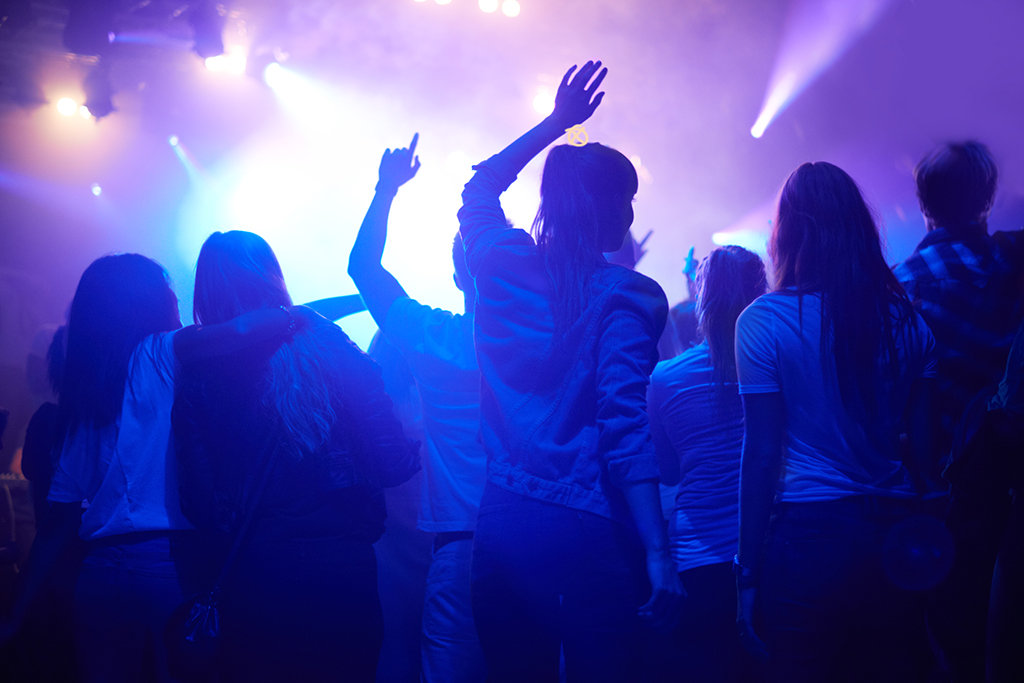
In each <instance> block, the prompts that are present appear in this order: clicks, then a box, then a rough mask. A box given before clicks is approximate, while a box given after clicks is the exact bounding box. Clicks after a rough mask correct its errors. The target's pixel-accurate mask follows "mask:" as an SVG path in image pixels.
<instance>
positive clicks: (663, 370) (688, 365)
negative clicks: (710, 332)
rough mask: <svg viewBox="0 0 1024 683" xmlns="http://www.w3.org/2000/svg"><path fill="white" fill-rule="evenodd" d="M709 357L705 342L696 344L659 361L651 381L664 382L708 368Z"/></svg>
mask: <svg viewBox="0 0 1024 683" xmlns="http://www.w3.org/2000/svg"><path fill="white" fill-rule="evenodd" d="M710 359H711V356H710V354H709V352H708V345H707V342H704V343H701V344H698V345H697V346H694V347H692V348H689V349H687V350H686V351H683V352H682V353H681V354H679V355H678V356H676V357H675V358H669V359H668V360H663V361H661V362H659V363H658V365H657V366H655V368H654V372H653V373H652V375H651V383H652V384H655V383H658V384H665V383H668V382H671V381H675V380H678V379H680V378H683V377H686V376H688V375H690V374H693V373H695V372H704V371H706V370H709V369H710V368H711V360H710Z"/></svg>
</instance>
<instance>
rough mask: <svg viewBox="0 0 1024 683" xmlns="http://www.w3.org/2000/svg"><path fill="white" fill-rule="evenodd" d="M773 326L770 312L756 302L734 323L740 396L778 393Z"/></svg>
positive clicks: (779, 383)
mask: <svg viewBox="0 0 1024 683" xmlns="http://www.w3.org/2000/svg"><path fill="white" fill-rule="evenodd" d="M773 325H774V318H773V315H772V312H771V310H770V309H769V308H768V307H767V306H764V305H762V304H759V303H758V302H757V301H755V302H754V303H752V304H751V305H750V306H748V307H747V308H746V310H744V311H743V312H742V313H741V314H740V317H739V318H738V319H737V320H736V376H737V378H738V379H739V385H740V387H739V388H740V393H741V394H770V393H772V392H775V391H782V382H781V381H780V376H779V366H778V363H777V362H776V361H777V357H776V353H775V339H774V338H775V335H774V330H773Z"/></svg>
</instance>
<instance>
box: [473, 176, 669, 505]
mask: <svg viewBox="0 0 1024 683" xmlns="http://www.w3.org/2000/svg"><path fill="white" fill-rule="evenodd" d="M487 163H490V162H487ZM488 171H489V169H486V168H485V169H484V170H482V171H481V172H478V174H477V176H476V177H474V179H473V180H472V181H470V184H469V185H467V187H466V192H464V194H463V198H464V202H465V203H464V206H463V210H462V211H460V214H459V216H460V221H461V224H462V231H463V237H464V239H465V240H466V245H467V260H468V262H469V264H470V270H471V273H472V274H473V276H474V279H475V283H476V290H477V306H476V330H475V334H476V347H477V355H478V358H479V363H480V370H481V374H482V376H483V390H482V395H481V418H482V419H481V432H482V435H483V440H484V446H485V448H486V449H487V452H488V456H489V467H488V479H489V481H491V482H492V483H494V484H496V485H498V486H501V487H503V488H506V489H509V490H512V491H514V492H516V493H520V494H523V495H527V496H530V497H534V498H538V499H541V500H545V501H547V502H552V503H557V504H560V505H566V506H568V507H572V508H576V509H581V510H586V511H589V512H594V513H596V514H600V515H602V516H604V517H609V518H612V519H616V520H620V521H623V522H625V523H627V524H631V521H630V516H629V514H628V510H627V509H626V507H625V500H624V498H623V496H622V493H621V491H620V490H619V487H620V486H622V485H623V484H625V483H627V482H632V481H643V480H652V479H657V478H658V470H657V462H656V459H655V456H654V449H653V445H652V443H651V440H650V430H649V427H648V423H647V411H646V389H647V383H648V380H649V377H650V373H651V371H652V370H653V368H654V365H655V363H656V362H657V339H658V338H659V336H660V334H661V331H662V329H663V328H664V325H665V320H666V317H667V312H668V305H667V301H666V299H665V295H664V293H663V292H662V291H661V288H660V287H659V286H658V285H657V283H655V282H654V281H653V280H650V279H649V278H647V277H645V276H643V275H640V274H639V273H635V272H633V271H631V270H628V269H626V268H622V267H620V266H613V265H607V266H604V267H602V268H600V269H599V270H598V272H597V273H596V274H595V276H594V278H593V280H592V285H591V294H590V298H589V301H588V304H587V306H586V308H585V310H584V311H583V312H582V314H581V315H580V317H579V319H578V320H577V321H575V322H574V324H573V325H572V326H571V327H570V329H569V330H568V332H567V333H566V334H565V335H564V337H563V338H562V339H561V340H560V341H556V340H555V335H554V322H553V315H552V310H551V304H550V296H551V292H550V284H549V281H548V277H547V274H546V272H545V269H544V267H543V264H542V261H541V257H540V254H539V253H538V251H537V247H536V245H535V244H534V242H533V240H532V239H531V238H530V236H529V235H527V234H526V233H525V232H523V231H522V230H515V229H511V228H508V226H507V224H505V222H504V220H503V218H498V216H499V215H500V205H498V204H497V196H498V193H499V192H498V190H497V188H498V187H500V185H501V182H500V181H498V182H494V179H495V177H494V175H493V174H491V173H489V172H488ZM478 180H479V181H480V182H478ZM474 183H476V186H474ZM495 206H497V211H495Z"/></svg>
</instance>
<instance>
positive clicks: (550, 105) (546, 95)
mask: <svg viewBox="0 0 1024 683" xmlns="http://www.w3.org/2000/svg"><path fill="white" fill-rule="evenodd" d="M533 108H534V109H535V110H537V113H538V114H543V115H544V116H547V115H548V114H550V113H551V112H553V111H554V110H555V96H554V95H552V94H551V91H549V90H548V89H547V88H545V87H543V86H541V87H540V88H538V89H537V95H536V96H535V97H534V98H533Z"/></svg>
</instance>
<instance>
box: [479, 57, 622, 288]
mask: <svg viewBox="0 0 1024 683" xmlns="http://www.w3.org/2000/svg"><path fill="white" fill-rule="evenodd" d="M574 72H576V67H575V66H573V67H572V68H571V69H569V70H568V71H567V72H566V73H565V76H563V77H562V83H561V84H560V85H559V86H558V94H557V95H556V96H555V110H554V111H553V112H552V113H551V114H550V115H549V116H548V117H547V118H545V119H544V120H543V121H541V122H540V123H538V124H537V125H536V126H534V127H533V128H531V129H530V130H528V131H527V132H526V133H524V134H523V135H522V136H520V137H519V138H518V139H517V140H516V141H515V142H513V143H512V144H510V145H509V146H508V147H506V148H505V149H503V150H502V151H501V152H499V153H498V154H496V155H494V156H493V157H491V158H490V159H488V160H487V161H484V162H483V163H481V164H478V165H476V166H474V168H475V169H476V171H477V173H476V175H474V176H473V178H472V179H470V181H469V182H468V183H466V188H465V190H463V192H462V208H461V209H459V230H460V231H461V232H462V240H463V243H464V244H465V245H466V264H467V265H468V266H469V272H470V274H471V275H472V276H473V277H474V278H475V277H476V275H477V271H478V270H479V268H480V264H481V261H482V260H483V259H484V258H485V256H484V255H485V254H486V252H487V251H488V250H489V248H490V247H491V246H493V245H494V244H497V243H499V242H501V243H502V244H504V246H513V247H529V246H532V245H533V240H532V239H531V238H530V236H529V235H527V234H526V233H525V232H523V231H522V230H511V229H509V228H508V224H507V221H506V220H505V214H504V213H503V212H502V209H501V203H500V202H499V201H498V197H500V196H501V193H502V192H504V191H505V190H506V189H507V188H508V186H509V185H511V184H512V182H513V181H514V180H515V179H516V176H517V175H519V172H520V171H522V170H523V167H525V166H526V164H528V163H529V162H530V160H531V159H533V157H535V156H537V155H538V154H540V153H541V152H542V151H543V150H544V148H545V147H547V146H548V145H550V144H551V143H552V142H554V141H555V140H557V139H558V138H559V137H561V136H562V135H564V134H565V131H566V129H568V128H572V127H573V126H575V125H578V124H581V123H583V122H584V121H586V120H587V119H589V118H590V116H591V115H592V114H593V113H594V111H595V110H596V109H597V107H598V105H599V104H601V100H602V99H603V98H604V93H603V92H597V89H598V88H599V87H600V85H601V81H603V80H604V77H605V75H606V74H607V73H608V70H607V69H602V68H601V62H587V63H586V64H584V65H583V68H582V69H580V70H579V72H577V73H576V75H575V77H573V73H574ZM595 74H597V76H596V77H595ZM591 79H593V82H591ZM588 84H589V87H588ZM595 93H597V94H596V95H595Z"/></svg>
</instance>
